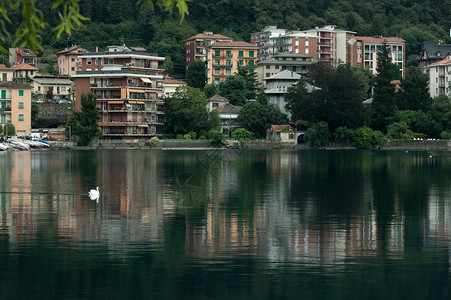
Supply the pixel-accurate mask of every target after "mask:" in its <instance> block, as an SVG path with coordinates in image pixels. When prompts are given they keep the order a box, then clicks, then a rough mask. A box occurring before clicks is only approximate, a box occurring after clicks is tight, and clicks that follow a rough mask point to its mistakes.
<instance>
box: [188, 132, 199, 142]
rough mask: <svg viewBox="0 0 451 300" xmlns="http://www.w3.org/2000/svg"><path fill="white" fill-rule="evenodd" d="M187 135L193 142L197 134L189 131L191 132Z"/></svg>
mask: <svg viewBox="0 0 451 300" xmlns="http://www.w3.org/2000/svg"><path fill="white" fill-rule="evenodd" d="M188 134H189V135H190V136H191V138H192V139H193V140H195V139H196V137H197V133H195V132H194V131H191V132H190V133H188Z"/></svg>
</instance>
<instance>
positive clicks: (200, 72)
mask: <svg viewBox="0 0 451 300" xmlns="http://www.w3.org/2000/svg"><path fill="white" fill-rule="evenodd" d="M186 79H187V80H188V85H189V86H190V87H193V88H198V89H200V90H203V89H204V86H205V83H206V82H207V67H206V65H205V62H203V61H200V60H199V61H193V62H192V63H191V64H190V65H189V66H188V70H187V72H186Z"/></svg>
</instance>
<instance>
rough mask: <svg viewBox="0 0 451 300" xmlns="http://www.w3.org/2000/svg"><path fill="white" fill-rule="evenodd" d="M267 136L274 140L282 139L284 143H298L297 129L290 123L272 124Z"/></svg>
mask: <svg viewBox="0 0 451 300" xmlns="http://www.w3.org/2000/svg"><path fill="white" fill-rule="evenodd" d="M266 138H267V139H268V140H272V141H280V142H282V143H293V144H296V143H297V134H296V130H295V129H294V128H293V127H291V126H290V125H288V124H286V125H271V128H269V129H268V130H267V135H266Z"/></svg>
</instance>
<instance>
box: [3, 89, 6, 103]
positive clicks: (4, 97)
mask: <svg viewBox="0 0 451 300" xmlns="http://www.w3.org/2000/svg"><path fill="white" fill-rule="evenodd" d="M2 99H6V90H2ZM2 104H3V103H2Z"/></svg>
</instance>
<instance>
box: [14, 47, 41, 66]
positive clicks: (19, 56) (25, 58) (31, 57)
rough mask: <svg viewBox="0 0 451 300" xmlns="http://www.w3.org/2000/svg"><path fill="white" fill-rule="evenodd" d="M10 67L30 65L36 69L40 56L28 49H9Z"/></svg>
mask: <svg viewBox="0 0 451 300" xmlns="http://www.w3.org/2000/svg"><path fill="white" fill-rule="evenodd" d="M9 53H11V55H10V56H9V63H10V65H11V66H12V65H18V64H28V65H31V66H34V67H36V66H37V64H38V56H37V55H36V53H34V52H33V51H31V50H30V49H28V48H18V47H16V48H9Z"/></svg>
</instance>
